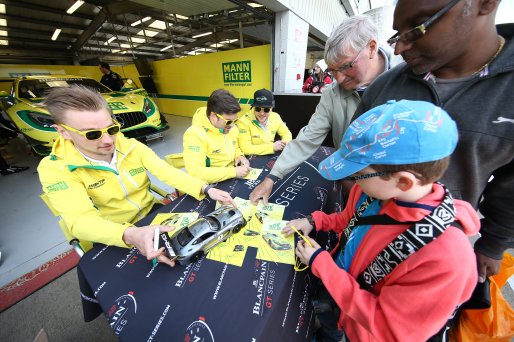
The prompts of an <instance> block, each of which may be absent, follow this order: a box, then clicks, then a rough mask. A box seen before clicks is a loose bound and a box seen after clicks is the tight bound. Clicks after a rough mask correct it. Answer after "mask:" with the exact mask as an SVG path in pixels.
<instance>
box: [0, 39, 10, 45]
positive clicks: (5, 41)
mask: <svg viewBox="0 0 514 342" xmlns="http://www.w3.org/2000/svg"><path fill="white" fill-rule="evenodd" d="M0 45H9V42H8V41H7V40H5V39H0Z"/></svg>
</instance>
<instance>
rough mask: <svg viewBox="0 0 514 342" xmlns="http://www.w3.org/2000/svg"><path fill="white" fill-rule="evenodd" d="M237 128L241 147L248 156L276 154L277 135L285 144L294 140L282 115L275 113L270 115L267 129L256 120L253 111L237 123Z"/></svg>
mask: <svg viewBox="0 0 514 342" xmlns="http://www.w3.org/2000/svg"><path fill="white" fill-rule="evenodd" d="M237 127H238V128H239V147H240V148H241V151H243V153H244V154H246V155H250V154H257V155H264V154H273V153H275V150H274V149H273V142H274V141H275V136H276V135H277V133H278V135H279V136H280V139H281V140H282V141H284V142H289V141H291V139H293V136H292V135H291V131H289V128H287V126H286V124H285V123H284V121H282V118H281V117H280V115H278V114H277V113H275V112H271V113H270V114H269V117H268V122H267V123H266V127H265V128H263V127H262V126H261V125H260V124H259V121H257V119H256V118H255V114H254V113H253V110H252V111H250V112H248V113H246V114H245V115H243V116H242V117H241V119H239V121H237Z"/></svg>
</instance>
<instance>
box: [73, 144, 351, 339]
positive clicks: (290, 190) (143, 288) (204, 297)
mask: <svg viewBox="0 0 514 342" xmlns="http://www.w3.org/2000/svg"><path fill="white" fill-rule="evenodd" d="M331 152H332V150H328V149H324V148H321V149H319V150H318V151H317V152H316V154H315V155H314V156H313V157H312V158H310V159H309V160H308V161H307V162H304V163H303V164H301V165H300V167H298V168H297V169H296V170H294V171H293V172H292V173H291V175H290V176H289V177H287V178H286V179H284V180H283V181H282V182H278V183H277V184H275V187H276V188H275V189H274V192H273V195H272V196H271V198H270V201H271V202H272V203H276V202H277V201H280V202H282V203H281V206H280V207H281V208H282V206H283V208H284V212H283V219H284V220H291V219H294V218H298V217H304V216H305V215H307V214H309V213H311V212H312V211H314V210H324V211H327V212H333V211H334V210H335V209H337V208H340V207H341V203H340V201H339V189H338V186H337V185H336V183H334V182H330V181H327V180H324V179H323V178H321V176H320V175H319V173H318V171H317V169H316V166H317V164H318V162H317V160H322V159H324V158H325V157H326V156H327V155H329V154H330V153H331ZM275 160H276V157H272V158H269V156H258V157H252V158H251V159H250V162H251V163H252V166H254V167H259V168H263V172H262V174H261V177H259V179H257V180H241V179H233V180H229V181H225V182H222V183H220V184H218V187H219V188H221V189H224V190H227V191H229V192H230V193H231V194H232V196H234V197H236V196H239V197H241V198H248V195H249V193H250V191H251V190H252V189H253V188H254V187H255V186H256V185H257V184H258V183H259V182H260V181H261V180H262V179H263V177H264V176H265V175H267V174H268V173H269V171H270V169H271V167H272V166H273V164H274V161H275ZM286 202H287V203H286ZM214 208H215V203H214V202H213V201H210V200H207V199H206V200H203V201H201V202H198V201H196V200H194V199H193V198H191V197H189V196H184V197H181V198H179V199H177V200H175V201H174V202H173V203H172V204H170V205H168V206H166V207H163V208H160V209H161V210H160V213H169V212H175V213H187V212H199V213H203V214H206V213H210V212H212V211H213V210H214ZM264 209H266V208H264ZM270 209H271V208H270ZM269 213H270V216H273V215H271V213H273V210H270V211H269ZM154 216H155V215H154ZM153 219H154V217H152V216H150V217H147V218H145V219H144V220H142V221H141V222H139V223H138V225H147V224H149V223H150V222H151V221H152V220H153ZM274 223H275V222H274V221H268V223H267V225H266V227H264V226H263V229H264V228H266V229H269V230H272V229H274V227H275V226H274ZM241 233H242V231H240V232H239V233H237V234H241ZM313 237H315V238H316V239H317V240H318V241H320V242H322V246H324V244H323V243H325V242H326V239H325V242H323V241H321V238H323V237H325V238H326V235H324V236H321V234H320V236H317V237H316V236H313ZM333 241H335V239H333ZM330 242H331V241H328V243H330ZM245 248H246V253H245V254H244V259H243V262H242V265H241V266H235V265H232V264H228V263H225V262H223V261H222V260H219V261H218V260H210V259H209V258H203V259H200V260H199V261H197V262H196V263H193V264H189V265H188V266H185V267H184V266H179V265H177V266H175V267H173V268H171V267H169V266H167V265H165V264H157V265H156V266H153V265H152V262H151V261H148V260H146V258H145V257H144V256H142V255H141V254H139V253H138V251H137V250H136V249H123V248H118V247H112V246H109V247H105V246H96V247H95V248H93V249H92V250H91V251H89V252H88V253H86V255H84V256H83V257H82V258H81V260H80V263H79V267H78V273H79V279H80V281H79V284H80V289H81V295H82V299H83V304H84V313H85V318H86V320H91V319H93V318H94V317H96V316H97V315H98V314H99V313H100V312H101V311H103V312H104V314H105V316H106V317H107V319H108V322H109V325H110V326H111V328H112V329H113V331H114V332H115V334H116V335H117V336H118V337H119V339H120V340H121V341H205V342H207V341H213V342H214V341H219V342H227V341H238V342H239V341H278V340H280V341H309V340H310V338H311V335H312V324H313V320H314V313H313V311H312V306H311V304H310V300H309V297H310V293H311V292H312V290H313V288H316V287H317V284H318V280H317V278H315V277H314V276H312V275H311V274H310V272H309V271H308V270H307V271H303V272H295V271H294V269H293V266H292V265H289V264H285V263H280V262H274V261H269V260H263V259H261V258H259V256H258V249H257V248H255V247H252V246H245ZM95 301H98V304H96V303H95ZM98 305H100V308H99V307H98Z"/></svg>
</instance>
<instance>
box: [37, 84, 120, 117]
mask: <svg viewBox="0 0 514 342" xmlns="http://www.w3.org/2000/svg"><path fill="white" fill-rule="evenodd" d="M42 105H43V106H45V107H46V109H47V110H48V112H49V113H50V115H51V116H52V117H53V118H54V120H55V123H57V124H59V123H65V117H66V113H67V112H69V111H73V112H85V111H94V112H96V111H99V110H102V109H105V110H107V112H109V114H111V109H110V107H109V105H108V104H107V101H105V99H104V98H103V97H102V95H100V93H99V92H97V91H96V90H94V89H91V88H88V87H85V86H82V85H78V84H74V85H71V86H70V87H59V88H53V89H51V90H50V91H49V92H48V94H47V96H46V99H45V100H44V101H43V102H42Z"/></svg>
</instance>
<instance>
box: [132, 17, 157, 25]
mask: <svg viewBox="0 0 514 342" xmlns="http://www.w3.org/2000/svg"><path fill="white" fill-rule="evenodd" d="M150 19H152V17H144V18H143V19H141V20H138V21H134V22H133V23H132V24H130V26H137V25H139V24H142V23H144V22H145V21H148V20H150Z"/></svg>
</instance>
